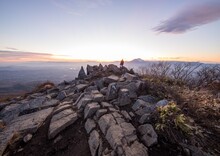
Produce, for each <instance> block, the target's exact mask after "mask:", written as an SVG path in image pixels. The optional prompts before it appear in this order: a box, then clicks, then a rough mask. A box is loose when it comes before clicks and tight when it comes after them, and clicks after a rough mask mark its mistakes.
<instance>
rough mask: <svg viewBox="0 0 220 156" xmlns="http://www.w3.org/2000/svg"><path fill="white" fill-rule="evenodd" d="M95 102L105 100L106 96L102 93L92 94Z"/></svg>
mask: <svg viewBox="0 0 220 156" xmlns="http://www.w3.org/2000/svg"><path fill="white" fill-rule="evenodd" d="M92 98H93V101H94V102H102V101H103V100H104V96H103V95H102V94H101V93H98V94H93V95H92Z"/></svg>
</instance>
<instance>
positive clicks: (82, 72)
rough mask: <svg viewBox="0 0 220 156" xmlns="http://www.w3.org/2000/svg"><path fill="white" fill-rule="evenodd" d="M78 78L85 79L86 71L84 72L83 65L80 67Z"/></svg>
mask: <svg viewBox="0 0 220 156" xmlns="http://www.w3.org/2000/svg"><path fill="white" fill-rule="evenodd" d="M78 78H79V79H85V78H86V73H85V70H84V68H83V66H81V69H80V71H79V74H78Z"/></svg>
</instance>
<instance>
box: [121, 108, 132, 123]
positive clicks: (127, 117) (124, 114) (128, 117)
mask: <svg viewBox="0 0 220 156" xmlns="http://www.w3.org/2000/svg"><path fill="white" fill-rule="evenodd" d="M121 114H122V115H123V116H124V118H125V119H126V120H128V121H130V120H131V117H130V115H129V114H128V112H127V111H124V110H122V111H121Z"/></svg>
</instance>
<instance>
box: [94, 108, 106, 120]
mask: <svg viewBox="0 0 220 156" xmlns="http://www.w3.org/2000/svg"><path fill="white" fill-rule="evenodd" d="M107 111H108V110H107V109H99V110H97V111H96V116H97V118H100V117H101V116H102V115H104V114H105V113H107Z"/></svg>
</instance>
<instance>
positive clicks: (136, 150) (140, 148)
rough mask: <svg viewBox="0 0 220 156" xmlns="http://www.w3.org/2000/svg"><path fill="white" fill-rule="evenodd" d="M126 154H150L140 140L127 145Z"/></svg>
mask: <svg viewBox="0 0 220 156" xmlns="http://www.w3.org/2000/svg"><path fill="white" fill-rule="evenodd" d="M124 149H125V155H126V156H148V149H147V148H146V147H145V146H144V145H143V144H141V143H139V142H138V141H135V142H134V143H133V144H132V145H131V146H130V147H128V146H125V148H124Z"/></svg>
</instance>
